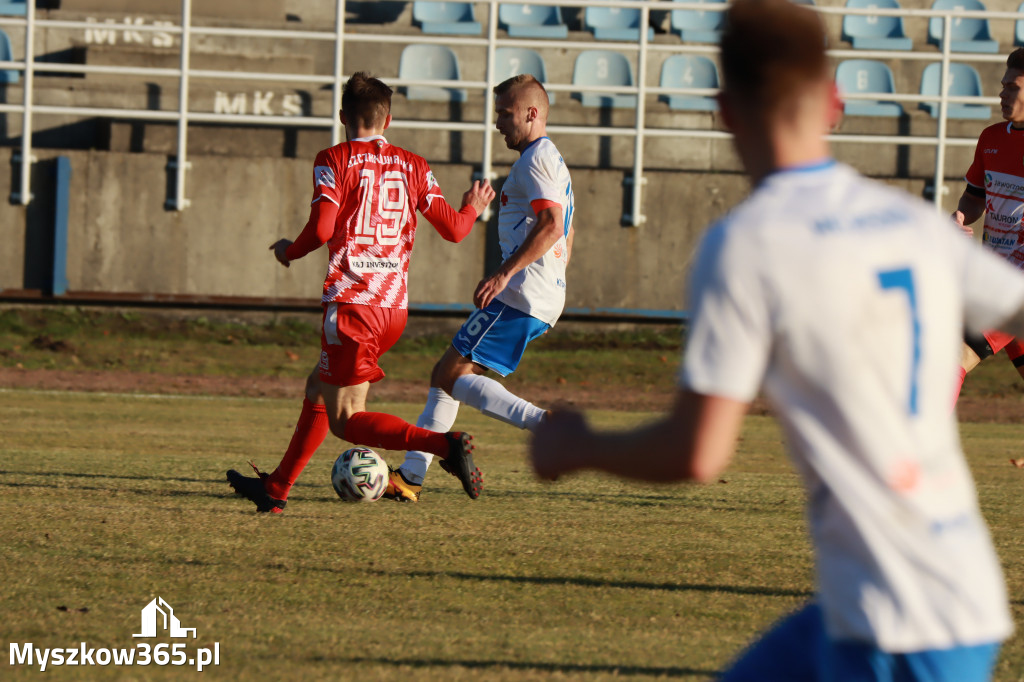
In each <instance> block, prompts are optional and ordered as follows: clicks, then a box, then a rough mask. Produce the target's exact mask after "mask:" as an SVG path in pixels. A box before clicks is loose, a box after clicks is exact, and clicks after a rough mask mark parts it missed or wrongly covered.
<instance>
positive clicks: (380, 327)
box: [319, 303, 409, 386]
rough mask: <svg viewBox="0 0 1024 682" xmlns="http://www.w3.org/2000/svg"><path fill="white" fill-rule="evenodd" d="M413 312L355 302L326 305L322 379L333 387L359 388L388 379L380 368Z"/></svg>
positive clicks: (321, 366)
mask: <svg viewBox="0 0 1024 682" xmlns="http://www.w3.org/2000/svg"><path fill="white" fill-rule="evenodd" d="M408 319H409V311H408V310H405V309H404V308H401V309H399V308H378V307H375V306H369V305H356V304H352V303H328V304H327V305H325V306H324V324H323V330H322V331H321V333H320V365H319V369H320V380H321V381H323V382H324V383H325V384H330V385H332V386H355V385H356V384H361V383H363V382H365V381H369V382H370V383H374V382H377V381H380V380H381V379H383V378H384V370H382V369H381V368H380V367H379V366H378V365H377V360H378V359H380V356H382V355H384V353H386V352H388V349H390V348H391V347H392V346H393V345H395V342H396V341H398V339H399V337H401V336H402V332H403V331H404V330H405V323H406V321H407V320H408Z"/></svg>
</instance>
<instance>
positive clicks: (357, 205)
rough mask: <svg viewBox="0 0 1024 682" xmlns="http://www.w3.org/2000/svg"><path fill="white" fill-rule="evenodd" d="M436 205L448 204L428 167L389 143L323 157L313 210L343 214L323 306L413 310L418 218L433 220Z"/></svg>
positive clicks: (346, 146)
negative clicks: (321, 205) (324, 205)
mask: <svg viewBox="0 0 1024 682" xmlns="http://www.w3.org/2000/svg"><path fill="white" fill-rule="evenodd" d="M435 199H441V201H442V202H443V201H444V197H443V195H442V194H441V188H440V187H439V186H438V184H437V181H436V180H435V179H434V175H433V173H431V171H430V166H429V165H427V162H426V160H425V159H424V158H423V157H421V156H418V155H416V154H413V153H412V152H410V151H407V150H405V149H402V148H401V147H396V146H394V145H392V144H389V143H388V141H387V140H385V139H384V137H382V136H379V135H378V136H374V137H368V138H359V139H356V140H352V141H350V142H344V143H342V144H338V145H335V146H333V147H331V148H329V149H324V150H323V151H321V152H320V153H319V154H317V156H316V162H315V167H314V169H313V201H312V202H311V203H313V204H316V203H317V202H325V201H329V202H332V203H334V204H336V205H337V206H338V208H339V210H338V216H337V220H336V222H335V226H334V233H333V235H332V236H331V237H330V238H329V239H328V240H327V245H328V249H329V250H330V260H329V262H328V265H327V277H326V278H325V280H324V292H323V302H324V303H329V302H332V301H333V302H338V303H356V304H361V305H372V306H379V307H382V308H406V307H408V301H409V295H408V291H407V284H408V279H409V257H410V255H411V253H412V247H413V241H414V239H415V237H416V211H417V210H418V211H420V212H423V213H425V212H426V211H427V210H428V209H429V208H430V205H431V202H433V201H434V200H435ZM473 217H475V216H473Z"/></svg>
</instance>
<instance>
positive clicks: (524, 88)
mask: <svg viewBox="0 0 1024 682" xmlns="http://www.w3.org/2000/svg"><path fill="white" fill-rule="evenodd" d="M494 110H495V114H496V115H497V120H496V121H495V123H494V127H495V128H497V129H498V132H499V133H501V134H502V135H504V136H505V144H506V145H507V146H508V148H509V149H515V150H516V151H518V152H520V153H522V152H523V150H525V149H526V148H527V147H528V146H530V143H531V142H533V141H534V140H536V139H538V138H541V137H544V136H545V135H547V124H548V92H547V90H545V89H544V86H543V85H541V83H540V81H539V80H537V79H536V78H534V77H533V76H531V75H529V74H521V75H519V76H512V77H511V78H509V79H508V80H506V81H503V82H501V83H499V84H498V85H496V86H494Z"/></svg>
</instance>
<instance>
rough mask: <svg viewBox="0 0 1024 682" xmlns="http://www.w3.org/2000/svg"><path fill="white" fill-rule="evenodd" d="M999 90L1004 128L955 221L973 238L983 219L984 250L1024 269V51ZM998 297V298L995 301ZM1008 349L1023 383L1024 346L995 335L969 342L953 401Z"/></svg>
mask: <svg viewBox="0 0 1024 682" xmlns="http://www.w3.org/2000/svg"><path fill="white" fill-rule="evenodd" d="M1000 86H1001V88H1000V91H999V105H1000V113H1001V114H1002V117H1003V121H1004V122H1002V123H996V124H994V125H991V126H989V127H987V128H985V130H983V131H982V132H981V135H980V136H979V137H978V144H977V146H976V148H975V150H974V161H973V162H972V163H971V167H970V168H969V169H968V170H967V174H966V176H965V177H964V179H965V180H966V181H967V186H966V187H965V188H964V192H963V194H962V195H961V196H960V200H959V202H958V203H957V209H956V210H955V211H953V216H952V217H953V221H954V222H955V223H956V224H957V225H958V226H959V227H960V229H962V230H963V231H964V232H965V233H966V234H968V235H972V234H974V230H973V229H971V228H970V227H969V225H970V224H971V223H974V222H975V221H977V220H978V219H979V218H981V217H982V215H984V216H985V221H984V232H983V234H982V242H983V243H984V244H985V246H987V247H988V248H990V249H992V250H993V251H995V252H996V253H998V254H999V255H1001V256H1003V257H1004V258H1006V260H1008V261H1009V262H1010V263H1011V264H1013V265H1014V266H1016V267H1018V268H1024V224H1022V222H1021V220H1022V218H1024V165H1022V164H1021V159H1022V158H1024V48H1018V49H1016V50H1014V51H1013V52H1011V53H1010V55H1009V56H1008V57H1007V58H1006V71H1005V72H1004V73H1003V77H1002V81H1001V83H1000ZM998 295H999V293H998V292H993V296H998ZM1004 348H1005V349H1006V354H1007V356H1008V357H1009V359H1010V361H1011V362H1012V363H1013V364H1014V366H1015V367H1016V368H1017V372H1019V373H1020V375H1021V376H1022V377H1024V340H1021V339H1017V338H1014V337H1013V336H1010V335H1009V334H1005V333H1003V332H1000V331H994V330H993V331H988V332H985V333H984V334H978V335H972V336H968V337H966V338H965V340H964V347H963V352H962V358H961V361H960V365H961V366H960V383H959V384H958V386H957V391H956V395H955V396H954V400H955V399H956V398H958V397H959V395H960V387H961V386H962V385H963V381H964V377H965V376H966V375H967V373H968V372H970V371H971V370H972V369H974V368H975V367H977V366H978V364H980V363H981V361H982V360H984V359H986V358H988V357H991V356H992V355H995V354H996V353H998V352H999V351H1000V350H1002V349H1004Z"/></svg>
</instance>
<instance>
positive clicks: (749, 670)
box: [720, 602, 999, 682]
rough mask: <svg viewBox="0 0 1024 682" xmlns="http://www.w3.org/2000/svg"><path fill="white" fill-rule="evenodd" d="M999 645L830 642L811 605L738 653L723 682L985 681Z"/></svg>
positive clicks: (722, 679) (819, 609)
mask: <svg viewBox="0 0 1024 682" xmlns="http://www.w3.org/2000/svg"><path fill="white" fill-rule="evenodd" d="M998 655H999V645H998V644H995V643H993V644H982V645H979V646H964V647H954V648H952V649H931V650H927V651H915V652H912V653H902V654H897V653H889V652H885V651H882V650H881V649H879V648H878V647H876V646H874V645H872V644H868V643H865V642H855V641H852V640H834V639H830V638H829V636H828V635H827V634H826V632H825V621H824V618H823V617H822V614H821V608H820V607H819V606H818V605H817V604H815V603H813V602H812V603H810V604H808V605H807V606H805V607H803V608H802V609H800V610H799V611H796V612H795V613H792V614H790V615H789V616H786V617H785V618H783V619H782V620H781V621H779V622H778V623H776V624H775V625H774V626H773V627H772V628H771V629H770V630H769V631H768V632H766V633H765V634H764V635H763V636H762V637H761V638H760V639H758V640H757V641H755V642H754V643H753V644H752V645H750V647H749V648H748V649H747V650H746V651H744V652H743V653H741V654H740V656H739V658H737V659H736V661H734V662H733V663H732V665H731V666H729V668H727V669H726V671H725V673H723V674H722V677H721V678H720V679H721V682H752V681H753V680H759V681H763V682H777V681H778V680H787V682H805V681H806V682H988V680H991V679H992V670H993V668H994V667H995V664H996V658H997V657H998Z"/></svg>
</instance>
